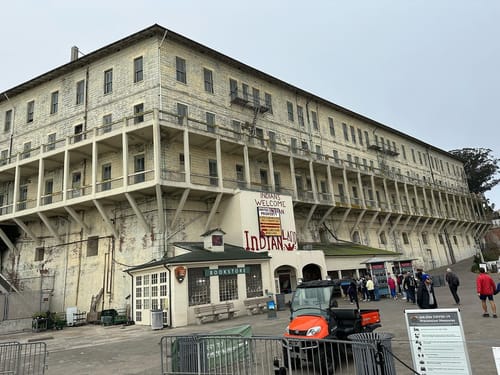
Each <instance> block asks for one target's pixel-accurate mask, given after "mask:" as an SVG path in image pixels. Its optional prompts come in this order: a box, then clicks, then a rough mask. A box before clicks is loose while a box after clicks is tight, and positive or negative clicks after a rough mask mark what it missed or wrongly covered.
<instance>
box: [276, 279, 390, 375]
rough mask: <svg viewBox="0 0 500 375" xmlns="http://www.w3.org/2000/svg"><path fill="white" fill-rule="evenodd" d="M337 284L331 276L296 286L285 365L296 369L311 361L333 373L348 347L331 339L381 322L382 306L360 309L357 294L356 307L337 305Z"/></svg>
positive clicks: (371, 329)
mask: <svg viewBox="0 0 500 375" xmlns="http://www.w3.org/2000/svg"><path fill="white" fill-rule="evenodd" d="M334 285H335V284H334V282H333V281H331V280H316V281H308V282H304V283H301V284H300V285H298V286H297V289H296V291H295V294H294V296H293V299H292V302H291V306H290V312H291V317H290V324H289V325H288V327H287V328H286V332H285V335H284V338H285V339H284V340H283V361H284V365H285V367H287V368H289V367H291V368H292V369H296V368H300V367H302V365H303V364H306V363H308V362H309V363H313V364H314V368H315V369H318V370H320V373H321V374H330V373H332V372H334V369H335V367H336V365H337V364H338V359H339V358H341V357H342V355H341V354H340V353H339V351H342V350H343V348H345V345H341V344H339V343H336V342H334V341H332V340H347V339H348V336H349V335H350V334H353V333H363V332H372V331H373V330H374V329H376V328H378V327H380V326H381V324H380V314H379V310H378V309H363V310H361V309H359V303H358V300H357V298H356V308H351V309H346V308H338V304H337V300H336V299H335V297H334ZM356 294H357V293H356ZM321 340H326V341H321ZM336 359H337V360H336Z"/></svg>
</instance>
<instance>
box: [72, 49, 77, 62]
mask: <svg viewBox="0 0 500 375" xmlns="http://www.w3.org/2000/svg"><path fill="white" fill-rule="evenodd" d="M75 60H78V47H77V46H73V47H71V61H75Z"/></svg>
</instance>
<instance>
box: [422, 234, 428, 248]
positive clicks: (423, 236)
mask: <svg viewBox="0 0 500 375" xmlns="http://www.w3.org/2000/svg"><path fill="white" fill-rule="evenodd" d="M422 242H423V243H424V245H427V244H429V239H428V237H427V233H422Z"/></svg>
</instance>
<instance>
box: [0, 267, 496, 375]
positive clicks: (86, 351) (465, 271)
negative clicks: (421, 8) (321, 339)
mask: <svg viewBox="0 0 500 375" xmlns="http://www.w3.org/2000/svg"><path fill="white" fill-rule="evenodd" d="M471 265H472V259H467V260H464V261H462V262H460V263H457V264H455V265H453V266H452V269H453V271H454V272H456V273H457V274H458V276H459V278H460V287H459V289H458V294H459V295H460V298H461V305H460V306H459V310H460V316H461V318H462V322H463V331H464V335H465V339H466V345H467V349H468V353H469V360H470V363H471V368H472V374H481V375H489V374H492V375H493V374H497V371H496V365H495V362H494V358H493V352H492V347H500V329H499V328H500V318H499V319H493V318H492V317H490V318H483V317H482V309H481V304H480V301H479V298H478V296H477V294H476V288H475V279H476V276H477V275H476V274H475V273H472V272H470V268H471ZM445 268H446V267H445ZM429 273H430V274H432V275H441V276H444V269H441V270H433V271H429ZM499 275H500V274H499ZM492 276H493V279H494V280H495V282H498V281H500V280H499V277H498V276H497V275H492ZM435 293H436V298H437V301H438V307H439V308H456V307H457V306H455V305H454V303H455V301H454V300H453V298H452V296H451V293H450V291H449V289H448V287H447V286H444V285H443V286H440V287H436V288H435ZM499 296H500V295H499ZM497 299H498V300H499V301H500V297H499V298H497ZM499 305H500V304H499ZM339 306H340V307H352V305H350V304H349V302H347V301H344V300H339ZM361 308H378V309H380V313H381V319H382V327H381V328H379V329H378V330H377V332H387V333H391V334H392V335H393V339H392V342H391V344H392V351H393V353H394V354H395V355H396V356H397V357H398V358H399V359H401V360H402V361H403V362H405V363H406V364H407V365H409V366H410V367H411V366H412V360H411V354H410V344H409V340H408V332H407V327H406V322H405V314H404V311H405V309H414V308H417V307H416V305H413V304H411V303H407V302H406V301H404V300H402V299H401V298H399V299H398V300H392V299H386V298H382V299H381V300H380V301H374V302H361ZM499 313H500V306H499ZM288 322H289V312H288V311H286V310H284V311H277V317H276V318H272V319H271V318H269V317H268V316H267V314H262V315H254V316H247V315H246V314H245V312H244V311H240V312H239V316H237V317H236V318H234V319H232V320H221V321H219V322H213V323H205V324H202V325H193V326H187V327H180V328H164V329H163V330H152V329H151V327H144V326H139V325H133V326H106V327H105V326H100V325H84V326H79V327H66V328H65V329H63V330H61V331H44V332H38V333H35V332H23V333H15V334H7V335H0V342H2V341H12V340H14V341H19V342H22V343H26V342H34V341H43V342H45V343H46V344H47V349H48V352H49V357H48V369H47V371H46V373H47V374H54V375H58V374H61V375H62V374H64V375H66V374H75V375H76V374H82V375H83V374H89V375H90V374H111V373H116V374H160V372H161V362H160V345H159V343H160V340H161V337H163V336H166V335H191V334H196V333H207V332H214V331H217V330H220V329H224V328H229V327H233V326H241V325H245V324H250V325H251V326H252V332H253V334H254V335H266V336H277V337H279V336H281V335H282V334H283V331H284V329H285V327H286V326H287V324H288ZM396 369H397V373H398V374H411V373H412V372H411V371H410V370H408V369H406V368H405V367H404V366H403V365H401V364H400V363H399V362H398V361H396Z"/></svg>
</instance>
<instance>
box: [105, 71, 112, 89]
mask: <svg viewBox="0 0 500 375" xmlns="http://www.w3.org/2000/svg"><path fill="white" fill-rule="evenodd" d="M112 92H113V69H109V70H106V71H105V72H104V94H111V93H112Z"/></svg>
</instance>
